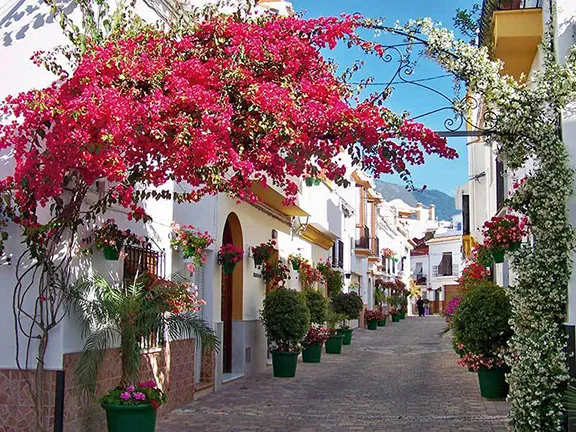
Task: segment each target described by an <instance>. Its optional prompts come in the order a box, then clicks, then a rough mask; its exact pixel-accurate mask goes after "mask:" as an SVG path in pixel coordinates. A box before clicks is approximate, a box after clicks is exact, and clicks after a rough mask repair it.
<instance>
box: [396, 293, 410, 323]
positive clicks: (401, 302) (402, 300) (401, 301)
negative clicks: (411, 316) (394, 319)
mask: <svg viewBox="0 0 576 432" xmlns="http://www.w3.org/2000/svg"><path fill="white" fill-rule="evenodd" d="M398 307H399V308H398V310H399V313H400V319H406V310H407V307H408V298H407V297H406V296H405V295H399V296H398Z"/></svg>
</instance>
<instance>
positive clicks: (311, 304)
mask: <svg viewBox="0 0 576 432" xmlns="http://www.w3.org/2000/svg"><path fill="white" fill-rule="evenodd" d="M304 299H305V300H306V305H307V306H308V310H309V311H310V322H311V323H313V324H322V323H324V321H325V320H326V310H327V308H328V301H327V300H326V297H324V294H322V293H321V292H320V291H316V290H310V291H304Z"/></svg>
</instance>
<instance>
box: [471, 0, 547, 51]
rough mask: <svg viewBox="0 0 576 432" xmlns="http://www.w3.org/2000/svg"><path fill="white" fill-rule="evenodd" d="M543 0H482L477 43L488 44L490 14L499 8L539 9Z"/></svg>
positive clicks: (490, 25)
mask: <svg viewBox="0 0 576 432" xmlns="http://www.w3.org/2000/svg"><path fill="white" fill-rule="evenodd" d="M542 3H543V0H484V2H483V3H482V15H481V16H480V23H479V27H480V32H479V44H480V45H481V46H482V45H489V42H490V40H489V36H490V33H491V28H492V15H493V14H494V12H496V11H500V10H518V9H540V8H542Z"/></svg>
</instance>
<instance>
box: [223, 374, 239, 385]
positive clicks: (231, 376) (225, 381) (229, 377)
mask: <svg viewBox="0 0 576 432" xmlns="http://www.w3.org/2000/svg"><path fill="white" fill-rule="evenodd" d="M240 378H244V374H243V373H225V374H223V375H222V384H228V383H230V382H232V381H236V380H238V379H240Z"/></svg>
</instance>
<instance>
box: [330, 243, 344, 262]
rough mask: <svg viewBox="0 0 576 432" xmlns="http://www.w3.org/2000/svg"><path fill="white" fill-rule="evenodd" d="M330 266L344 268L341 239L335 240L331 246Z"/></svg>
mask: <svg viewBox="0 0 576 432" xmlns="http://www.w3.org/2000/svg"><path fill="white" fill-rule="evenodd" d="M332 266H333V267H336V268H344V242H343V241H342V240H335V241H334V246H332Z"/></svg>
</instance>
